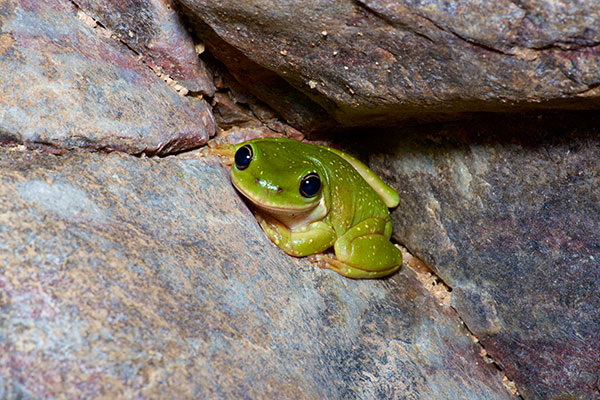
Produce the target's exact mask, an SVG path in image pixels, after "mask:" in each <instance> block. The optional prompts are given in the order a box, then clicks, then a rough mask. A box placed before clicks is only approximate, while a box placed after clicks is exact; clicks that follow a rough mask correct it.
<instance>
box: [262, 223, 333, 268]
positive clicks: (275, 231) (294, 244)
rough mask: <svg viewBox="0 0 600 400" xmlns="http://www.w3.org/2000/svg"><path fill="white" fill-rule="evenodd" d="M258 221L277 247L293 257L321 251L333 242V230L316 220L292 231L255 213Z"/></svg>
mask: <svg viewBox="0 0 600 400" xmlns="http://www.w3.org/2000/svg"><path fill="white" fill-rule="evenodd" d="M255 216H256V219H257V221H258V223H259V224H260V226H261V228H262V229H263V231H264V232H265V233H266V234H267V236H268V237H269V239H271V240H272V241H273V242H274V243H275V244H276V245H277V247H279V248H280V249H281V250H283V251H284V252H286V253H287V254H289V255H291V256H295V257H304V256H306V255H309V254H314V253H319V252H322V251H324V250H326V249H328V248H330V247H331V246H333V243H334V242H335V237H336V236H335V231H334V230H333V229H332V228H331V227H330V226H328V225H327V224H325V223H324V222H321V221H317V222H313V223H311V224H308V225H307V226H304V227H302V228H301V229H300V230H298V231H292V230H290V229H289V228H288V227H287V226H285V225H284V224H282V223H281V222H279V221H278V220H276V219H275V218H272V217H270V216H267V215H261V214H258V213H256V214H255Z"/></svg>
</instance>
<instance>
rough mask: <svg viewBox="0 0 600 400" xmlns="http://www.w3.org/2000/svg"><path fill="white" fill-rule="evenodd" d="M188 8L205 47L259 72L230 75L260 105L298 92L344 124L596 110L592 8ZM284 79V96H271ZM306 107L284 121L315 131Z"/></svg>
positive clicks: (326, 2) (223, 4) (261, 4)
mask: <svg viewBox="0 0 600 400" xmlns="http://www.w3.org/2000/svg"><path fill="white" fill-rule="evenodd" d="M181 3H183V4H184V5H185V6H186V9H187V10H188V11H187V12H189V13H193V14H195V16H196V17H197V18H200V19H202V20H203V21H204V22H205V23H206V24H208V25H209V26H210V28H211V29H212V31H213V32H214V34H212V35H211V34H210V33H209V34H206V35H205V38H206V40H207V46H208V47H209V48H210V49H211V51H215V55H216V56H217V57H218V58H220V59H221V60H222V61H223V62H224V63H225V64H226V65H227V66H228V68H230V69H231V70H232V71H237V70H239V69H240V68H244V67H245V66H246V65H247V64H253V65H257V66H260V67H261V68H258V67H256V68H253V69H252V70H250V71H251V72H249V74H250V76H248V75H246V76H244V75H243V74H239V73H238V74H237V75H236V73H235V72H234V75H236V76H238V77H239V78H240V79H242V80H243V81H248V82H249V81H252V82H253V86H255V87H256V88H255V94H256V95H257V96H258V97H259V98H260V99H261V100H263V101H265V102H267V103H269V104H270V105H272V106H273V107H274V108H276V107H277V103H281V102H287V103H291V104H292V105H293V104H296V100H293V99H297V98H298V97H299V95H298V91H299V92H301V93H302V94H303V96H306V97H307V98H309V99H310V100H311V101H312V102H314V103H313V104H315V105H313V107H317V106H316V105H317V104H318V107H320V108H323V109H325V110H326V111H327V112H328V113H329V114H330V115H331V116H332V117H333V118H334V120H335V122H336V123H337V124H339V125H342V126H347V127H351V126H364V125H374V124H375V125H390V124H393V123H398V122H399V121H404V120H406V119H409V118H416V119H421V120H423V119H433V118H441V117H442V116H445V115H448V114H456V113H462V112H474V111H514V110H522V109H524V108H540V107H544V108H546V107H557V108H597V107H598V106H599V104H600V102H599V100H598V93H600V92H599V91H598V90H597V86H598V84H599V83H600V81H599V78H598V77H599V76H600V64H599V60H600V57H599V51H600V50H599V47H598V45H597V44H598V43H599V42H600V30H598V29H596V27H597V26H600V13H599V12H598V7H596V6H595V2H593V1H591V0H589V1H583V2H576V3H574V2H572V1H568V0H558V1H550V0H542V1H535V2H533V1H528V2H512V1H509V0H502V1H496V2H486V1H476V2H468V3H465V2H459V1H450V2H448V1H444V2H442V1H435V0H432V1H421V2H413V1H396V0H393V1H392V0H369V1H367V0H362V1H350V0H318V1H312V0H311V1H308V0H302V1H289V0H288V1H276V2H275V1H270V2H265V1H244V2H239V1H234V0H224V1H219V2H214V1H208V0H181ZM215 36H218V38H215ZM220 41H225V42H227V43H228V44H229V45H230V46H231V48H227V47H226V46H223V45H222V43H221V42H220ZM211 43H212V47H211ZM265 71H267V72H265ZM269 74H276V76H277V77H278V78H273V77H272V76H270V75H269ZM249 78H251V80H250V79H249ZM276 79H279V80H280V82H281V81H285V82H283V84H281V85H280V84H277V88H278V92H277V93H275V90H274V89H271V91H270V92H269V91H265V89H264V88H265V86H268V82H276ZM289 86H292V87H293V88H295V89H296V90H292V88H290V87H289ZM308 108H309V107H308V106H303V109H304V111H301V110H299V109H296V108H294V107H288V115H284V114H283V113H282V115H284V117H285V118H286V119H288V120H289V121H295V122H296V125H297V126H298V125H299V126H302V127H303V128H304V129H311V128H312V129H314V128H316V127H317V125H318V124H316V123H315V122H314V121H311V120H310V119H309V118H307V114H313V115H320V113H319V112H318V111H308ZM276 109H277V108H276ZM278 111H279V110H278ZM324 128H326V125H323V126H321V127H318V129H321V130H322V129H324Z"/></svg>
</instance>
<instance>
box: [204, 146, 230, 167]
mask: <svg viewBox="0 0 600 400" xmlns="http://www.w3.org/2000/svg"><path fill="white" fill-rule="evenodd" d="M199 154H200V156H201V157H217V158H218V159H219V161H220V162H221V163H223V164H225V165H232V164H233V160H234V157H235V145H233V144H229V143H218V142H213V141H209V142H208V145H207V146H205V147H203V148H202V149H201V150H200V153H199Z"/></svg>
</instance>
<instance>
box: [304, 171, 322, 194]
mask: <svg viewBox="0 0 600 400" xmlns="http://www.w3.org/2000/svg"><path fill="white" fill-rule="evenodd" d="M319 190H321V178H319V175H317V173H316V172H313V173H310V174H308V175H306V176H305V177H304V178H302V181H301V182H300V194H301V195H302V197H314V196H316V195H317V193H319Z"/></svg>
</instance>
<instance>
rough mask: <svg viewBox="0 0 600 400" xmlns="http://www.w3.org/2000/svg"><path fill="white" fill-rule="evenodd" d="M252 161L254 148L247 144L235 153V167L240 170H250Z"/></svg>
mask: <svg viewBox="0 0 600 400" xmlns="http://www.w3.org/2000/svg"><path fill="white" fill-rule="evenodd" d="M251 161H252V147H251V146H250V145H249V144H247V145H245V146H242V147H240V148H239V149H238V151H236V152H235V166H236V167H237V168H238V169H239V170H244V169H246V168H248V165H250V162H251Z"/></svg>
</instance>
